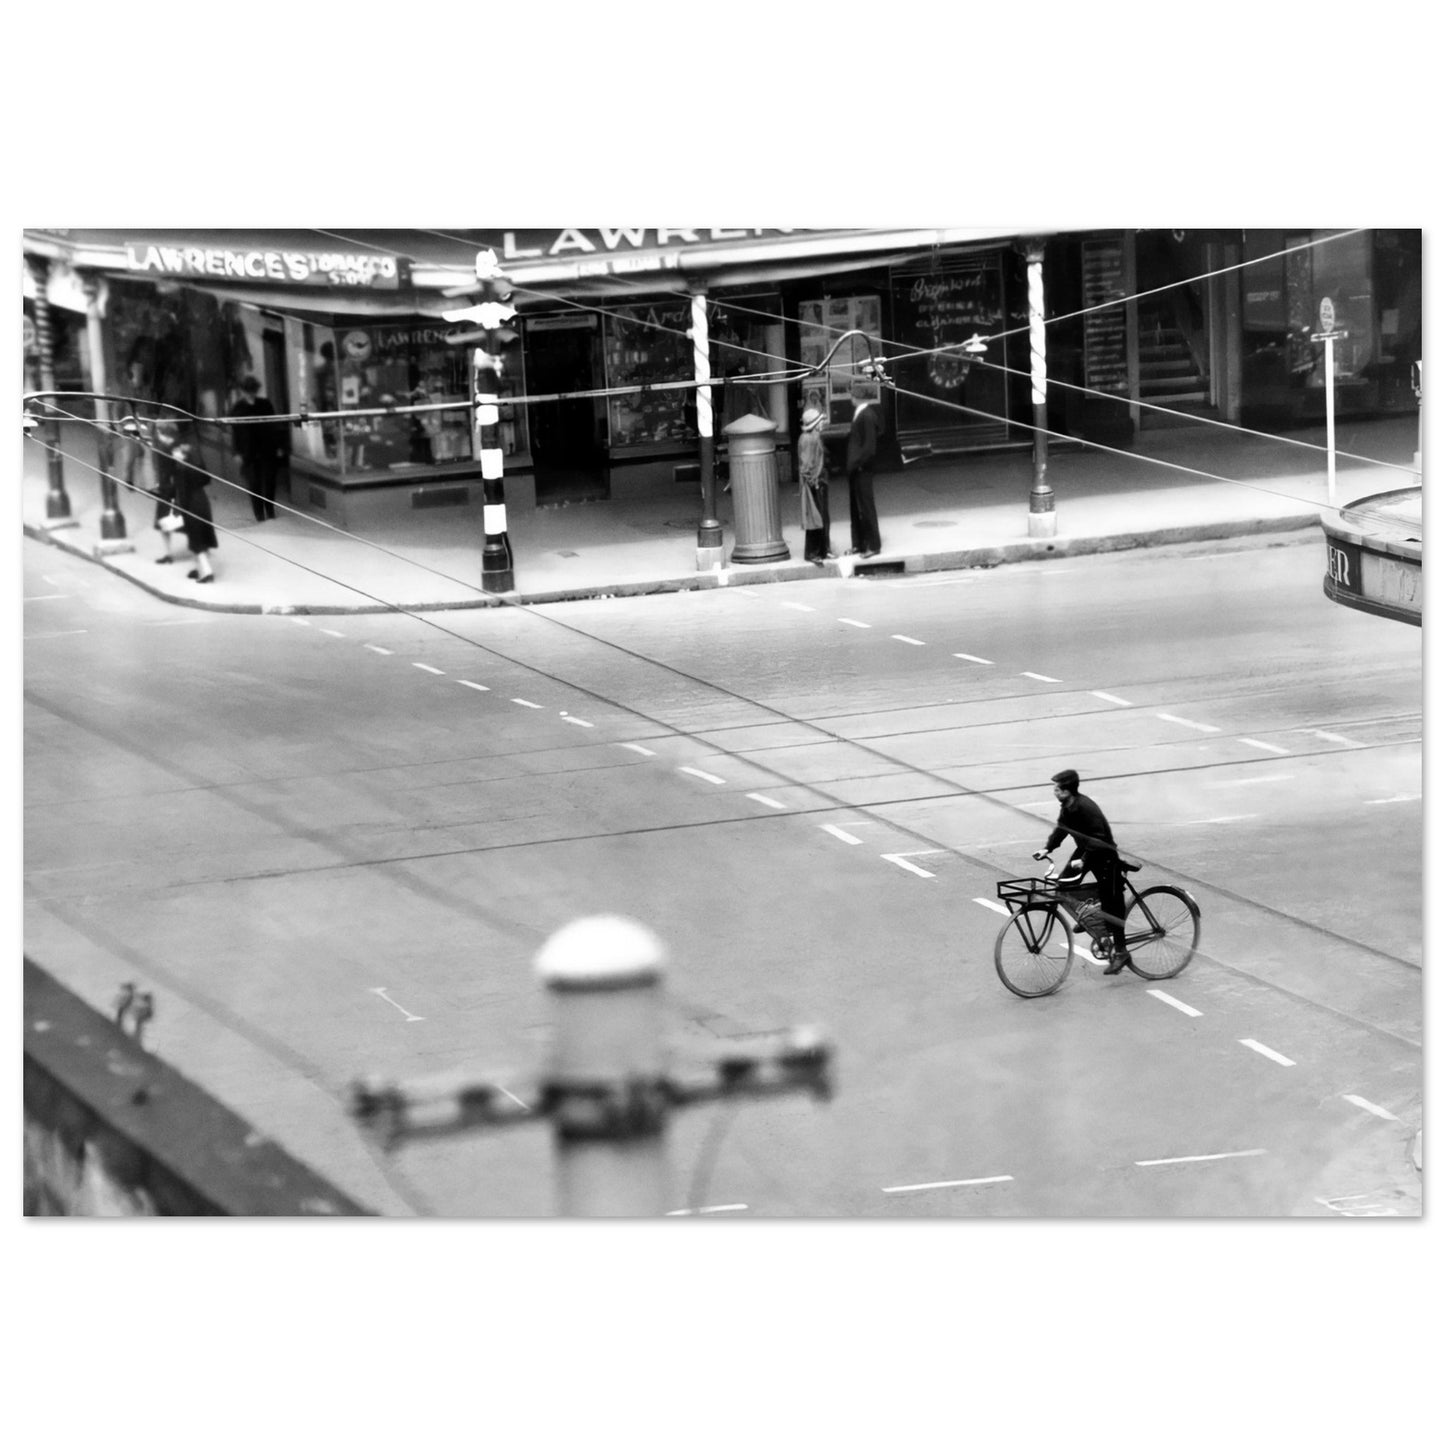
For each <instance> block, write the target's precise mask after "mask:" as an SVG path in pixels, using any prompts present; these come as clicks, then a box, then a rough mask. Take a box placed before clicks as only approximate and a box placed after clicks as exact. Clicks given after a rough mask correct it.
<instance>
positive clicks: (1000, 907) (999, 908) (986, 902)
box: [973, 898, 1008, 918]
mask: <svg viewBox="0 0 1445 1445" xmlns="http://www.w3.org/2000/svg"><path fill="white" fill-rule="evenodd" d="M973 901H974V902H975V903H981V904H983V906H984V907H985V908H991V909H993V911H994V912H995V913H1002V914H1003V916H1004V917H1005V918H1007V917H1008V905H1007V904H1005V903H996V902H995V901H994V900H993V899H992V898H975V899H974V900H973Z"/></svg>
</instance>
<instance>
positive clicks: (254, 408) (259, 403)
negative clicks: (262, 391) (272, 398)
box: [233, 396, 287, 462]
mask: <svg viewBox="0 0 1445 1445" xmlns="http://www.w3.org/2000/svg"><path fill="white" fill-rule="evenodd" d="M235 414H236V415H237V416H275V415H276V408H275V407H274V406H272V405H271V403H270V402H269V401H267V400H266V398H265V397H264V396H255V397H242V398H241V400H240V401H238V402H237V403H236V410H235ZM233 440H234V445H235V449H236V453H237V455H238V456H240V457H241V459H242V460H243V461H247V462H265V461H271V460H273V459H279V458H280V457H281V456H282V455H283V453H284V452H285V450H286V443H287V436H286V427H285V424H284V423H281V422H271V423H269V424H267V423H265V422H260V423H257V422H248V423H247V424H246V425H245V426H238V427H236V428H235V433H234V439H233Z"/></svg>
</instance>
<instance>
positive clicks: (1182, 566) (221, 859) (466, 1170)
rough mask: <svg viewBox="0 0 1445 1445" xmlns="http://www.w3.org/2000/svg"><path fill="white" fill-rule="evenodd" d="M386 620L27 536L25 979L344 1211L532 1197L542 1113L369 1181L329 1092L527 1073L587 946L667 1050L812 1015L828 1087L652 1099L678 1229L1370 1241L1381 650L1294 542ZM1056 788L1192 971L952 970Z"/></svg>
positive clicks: (1384, 921) (1405, 1137)
mask: <svg viewBox="0 0 1445 1445" xmlns="http://www.w3.org/2000/svg"><path fill="white" fill-rule="evenodd" d="M1220 546H1221V544H1213V545H1211V546H1203V545H1201V546H1198V547H1185V548H1175V549H1164V550H1160V551H1153V552H1147V553H1145V552H1141V553H1127V554H1115V555H1113V556H1102V557H1094V558H1083V559H1076V560H1071V561H1068V562H1061V563H1059V564H1048V565H1041V566H1032V565H1025V566H1014V567H1007V568H1000V569H998V570H996V571H993V572H970V573H953V574H930V575H925V576H920V577H895V578H884V579H876V580H861V579H859V580H850V581H841V580H840V581H822V580H819V581H813V582H809V583H803V584H791V585H770V586H759V587H753V588H749V587H734V588H730V589H726V590H718V591H709V592H698V593H680V594H669V595H665V596H660V597H655V598H640V599H632V600H625V601H624V600H609V601H598V602H595V603H569V604H565V605H559V606H555V607H551V608H538V609H533V610H528V611H486V612H475V613H470V612H461V613H459V612H447V613H435V614H431V615H429V616H428V617H425V618H414V617H405V616H353V617H344V618H327V617H310V618H300V617H296V618H288V617H276V616H267V617H237V616H228V615H221V614H209V613H200V612H194V611H187V610H185V609H178V608H175V607H172V606H168V605H165V604H162V603H160V602H158V601H156V600H155V599H153V598H150V597H148V596H146V595H144V594H141V593H138V592H137V591H135V590H134V589H133V588H130V587H129V586H127V585H126V584H125V583H123V582H121V581H119V580H118V579H116V578H114V577H112V576H111V575H109V574H107V573H105V572H103V571H102V570H101V569H98V568H94V567H91V566H89V565H87V564H86V563H84V562H82V561H79V560H78V559H74V558H70V557H67V556H65V555H64V554H61V553H58V552H56V551H54V550H52V549H49V548H46V547H44V546H42V545H40V544H38V543H35V542H33V541H28V540H27V541H26V542H25V544H24V572H25V594H24V595H25V599H26V600H25V637H26V644H25V687H26V691H25V739H26V770H25V803H26V809H25V820H26V821H25V843H26V857H25V946H26V950H27V952H28V953H29V954H30V955H31V956H32V957H35V958H36V959H37V960H38V961H40V962H41V963H42V964H43V965H44V966H46V967H47V968H49V969H50V970H51V971H52V972H54V973H55V974H56V975H57V976H59V977H60V978H61V979H62V981H64V982H66V983H67V984H69V985H70V986H71V987H73V988H75V989H77V991H79V992H80V993H82V995H84V996H86V997H88V998H90V999H91V1000H92V1001H93V1002H95V1003H96V1004H97V1005H98V1006H101V1007H104V1006H106V1005H108V1003H109V1001H110V999H111V998H112V997H113V996H114V994H115V991H116V989H117V987H118V985H119V984H120V983H121V982H123V981H127V980H129V981H134V982H137V983H140V984H141V985H142V986H149V987H151V988H153V989H154V991H155V993H156V995H157V1000H158V1015H157V1018H156V1020H155V1022H154V1024H153V1025H152V1033H151V1037H152V1039H153V1041H154V1045H155V1047H156V1048H157V1049H158V1050H159V1051H160V1052H161V1053H163V1054H164V1055H165V1056H166V1057H167V1058H169V1059H170V1060H171V1061H172V1062H173V1063H175V1064H176V1065H177V1066H178V1067H180V1068H182V1069H183V1070H185V1071H186V1072H188V1073H190V1074H191V1075H192V1076H193V1077H195V1078H197V1079H198V1080H199V1081H200V1082H201V1083H203V1084H204V1085H206V1086H207V1087H209V1088H211V1089H212V1090H213V1091H214V1092H215V1093H217V1094H218V1095H220V1096H221V1097H222V1098H224V1099H226V1100H227V1102H229V1103H231V1104H232V1105H233V1106H234V1107H236V1108H238V1109H239V1110H240V1111H241V1112H243V1113H245V1114H246V1115H247V1116H248V1117H250V1118H252V1119H254V1120H255V1121H256V1122H257V1123H258V1124H259V1125H260V1126H262V1127H263V1128H265V1129H267V1130H268V1132H270V1133H272V1134H273V1135H274V1136H275V1137H277V1138H278V1139H280V1140H281V1141H282V1142H283V1143H285V1144H287V1145H288V1146H289V1147H291V1148H292V1149H293V1150H295V1151H296V1152H297V1153H299V1154H300V1155H302V1157H304V1158H305V1159H307V1161H308V1162H310V1163H312V1164H314V1165H316V1166H317V1167H320V1168H322V1169H323V1170H324V1171H325V1172H327V1173H328V1175H330V1177H332V1178H333V1179H335V1180H336V1182H337V1183H338V1184H339V1185H341V1186H342V1187H343V1188H347V1189H349V1190H351V1191H352V1192H353V1193H355V1194H356V1195H357V1196H358V1197H360V1198H361V1199H363V1201H364V1202H367V1203H368V1204H370V1205H371V1206H372V1207H374V1208H377V1209H380V1210H383V1211H385V1212H396V1213H402V1212H407V1211H408V1210H409V1209H416V1210H419V1211H422V1210H424V1211H426V1212H432V1213H440V1214H446V1215H453V1216H470V1215H478V1216H480V1215H507V1216H518V1215H524V1216H530V1215H545V1214H548V1213H551V1212H552V1211H553V1207H554V1194H553V1182H554V1181H553V1168H552V1161H551V1157H550V1142H549V1139H548V1138H547V1135H546V1131H545V1129H544V1128H543V1127H541V1126H519V1127H517V1128H515V1129H512V1130H508V1131H505V1132H502V1133H494V1134H488V1135H485V1136H480V1135H479V1136H472V1137H469V1138H466V1139H453V1140H449V1141H444V1142H431V1143H427V1144H425V1145H417V1146H414V1147H412V1148H410V1149H407V1150H404V1151H402V1152H401V1153H400V1154H398V1155H396V1156H393V1157H392V1158H391V1159H389V1160H383V1159H381V1158H380V1157H379V1156H378V1155H377V1153H376V1152H375V1151H374V1149H372V1148H371V1147H370V1145H369V1144H368V1143H367V1142H366V1141H365V1140H364V1139H363V1137H362V1136H361V1135H360V1134H359V1132H358V1131H357V1129H356V1128H355V1127H354V1125H353V1124H352V1122H351V1120H350V1119H349V1118H348V1117H347V1116H346V1113H345V1107H344V1101H345V1098H346V1092H347V1087H348V1084H349V1083H350V1081H351V1080H352V1079H354V1078H356V1077H357V1076H359V1075H363V1074H370V1075H376V1074H380V1075H383V1076H390V1077H395V1078H403V1079H405V1078H411V1077H416V1076H419V1075H427V1074H432V1073H435V1072H438V1071H445V1070H459V1071H462V1072H464V1073H466V1074H470V1075H475V1076H497V1077H505V1076H511V1077H526V1076H527V1075H528V1073H529V1071H535V1069H536V1068H537V1067H538V1065H539V1062H540V1059H541V1057H542V1055H543V1051H544V1049H545V1045H546V1040H547V1036H548V1029H549V1016H548V1012H547V1007H546V1001H545V998H544V997H543V995H542V991H541V989H540V988H539V986H538V983H537V980H536V976H535V973H534V968H533V960H534V958H535V955H536V952H537V950H538V948H539V947H540V946H541V944H542V943H543V942H544V941H545V939H546V938H547V937H548V936H549V935H550V934H551V933H552V932H553V931H554V930H555V929H557V928H558V927H560V926H562V925H563V924H565V923H567V922H569V921H571V920H572V919H574V918H577V917H579V916H582V915H585V914H589V913H599V912H607V913H622V914H626V915H630V916H633V917H636V918H639V919H641V920H643V921H645V922H646V923H647V924H648V925H649V926H650V927H651V928H652V929H654V931H655V932H656V933H657V934H658V935H659V936H660V937H661V938H662V939H663V940H664V941H665V942H666V943H667V945H668V946H669V949H670V955H671V957H670V964H669V973H668V979H669V999H670V1004H671V1015H672V1020H673V1029H674V1037H675V1040H676V1046H677V1048H678V1049H679V1050H680V1051H686V1050H688V1049H689V1048H691V1047H692V1046H694V1045H695V1044H697V1045H700V1044H704V1043H707V1042H709V1041H712V1040H715V1039H717V1038H718V1037H732V1036H745V1035H748V1034H751V1033H754V1032H757V1031H761V1030H766V1029H770V1028H775V1027H779V1026H782V1025H786V1024H793V1023H803V1022H810V1023H818V1024H821V1025H823V1026H824V1027H825V1028H826V1029H827V1030H828V1031H829V1032H830V1034H831V1035H832V1037H833V1038H834V1040H835V1042H836V1045H837V1049H838V1058H839V1069H838V1090H837V1094H836V1097H835V1098H834V1099H833V1100H832V1102H831V1103H829V1104H827V1105H819V1104H816V1103H813V1102H811V1101H809V1100H806V1099H802V1098H797V1099H782V1100H775V1101H769V1102H764V1103H751V1104H745V1105H739V1106H730V1107H728V1108H721V1107H719V1106H700V1107H698V1108H696V1109H693V1110H688V1111H684V1112H681V1113H679V1114H678V1115H677V1116H676V1119H675V1121H674V1125H673V1128H672V1131H671V1137H670V1146H671V1147H670V1155H671V1161H672V1176H673V1192H674V1196H675V1204H674V1207H675V1208H676V1209H678V1210H691V1211H708V1212H711V1213H714V1214H716V1215H718V1216H720V1217H727V1216H732V1217H736V1216H753V1217H759V1216H771V1217H803V1216H806V1217H834V1218H837V1217H848V1218H859V1217H896V1218H912V1217H920V1216H934V1215H937V1216H971V1215H998V1216H1022V1217H1049V1218H1074V1217H1115V1216H1117V1217H1153V1216H1169V1217H1220V1216H1241V1215H1242V1216H1271V1215H1301V1214H1317V1215H1336V1216H1344V1215H1358V1214H1371V1213H1387V1212H1396V1213H1401V1214H1413V1213H1418V1212H1419V1211H1420V1187H1419V1176H1418V1175H1417V1174H1416V1173H1415V1171H1414V1169H1413V1165H1412V1163H1411V1161H1410V1145H1411V1142H1412V1140H1413V1138H1414V1136H1415V1132H1416V1130H1418V1128H1419V1127H1420V1114H1421V1083H1422V1073H1423V1071H1422V1053H1421V1046H1422V1033H1423V1016H1422V1003H1421V965H1422V947H1421V908H1422V872H1421V868H1422V848H1421V832H1422V802H1421V756H1422V743H1421V733H1422V719H1421V706H1422V697H1421V655H1420V641H1421V637H1420V633H1419V631H1418V630H1416V629H1413V628H1408V627H1404V626H1401V625H1397V624H1392V623H1389V622H1386V621H1383V620H1381V619H1376V618H1371V617H1366V616H1363V615H1361V614H1357V613H1353V612H1349V611H1346V610H1344V609H1341V608H1338V607H1336V606H1333V605H1332V604H1330V603H1328V602H1327V601H1326V600H1325V599H1324V597H1323V596H1322V595H1321V592H1320V575H1321V566H1322V562H1321V548H1320V547H1319V546H1318V545H1313V544H1305V545H1282V546H1281V545H1263V544H1252V545H1241V546H1240V547H1239V548H1238V549H1237V550H1232V551H1224V550H1220ZM1065 765H1068V766H1073V767H1076V768H1077V769H1078V771H1079V772H1080V774H1081V776H1082V777H1083V779H1084V780H1085V781H1084V791H1085V792H1087V793H1089V794H1091V795H1092V796H1093V797H1095V798H1096V799H1097V800H1098V801H1099V802H1100V803H1101V804H1102V805H1103V807H1104V808H1105V811H1106V812H1107V813H1108V815H1109V817H1110V819H1111V822H1112V823H1113V826H1114V830H1115V833H1116V836H1117V837H1118V838H1119V839H1120V841H1121V843H1122V844H1123V845H1124V847H1125V848H1126V849H1127V850H1129V851H1130V852H1131V853H1132V854H1133V855H1135V856H1136V857H1138V858H1139V859H1141V860H1142V861H1143V863H1144V869H1143V872H1142V873H1141V874H1140V875H1139V881H1140V883H1141V884H1144V883H1147V882H1172V883H1176V884H1179V885H1181V886H1183V887H1185V888H1187V889H1189V890H1190V891H1191V892H1192V893H1193V895H1194V896H1195V897H1196V898H1197V899H1198V901H1199V903H1200V906H1201V908H1202V910H1203V915H1204V932H1203V939H1202V945H1201V952H1200V954H1199V955H1198V956H1197V957H1196V959H1195V960H1194V962H1193V963H1191V965H1190V966H1189V968H1188V969H1187V970H1186V972H1185V973H1184V974H1183V975H1181V976H1180V977H1179V978H1177V979H1175V980H1172V981H1170V982H1169V983H1167V984H1163V985H1158V986H1152V985H1149V984H1147V983H1145V981H1143V980H1141V979H1139V978H1136V977H1135V976H1133V975H1132V974H1129V973H1126V974H1124V975H1121V976H1119V977H1117V978H1105V977H1103V976H1102V974H1101V973H1100V971H1099V969H1098V968H1097V967H1096V966H1094V965H1092V964H1090V963H1087V962H1085V961H1083V960H1079V961H1078V962H1077V963H1076V965H1075V968H1074V972H1073V974H1072V975H1071V977H1070V979H1069V981H1068V983H1067V984H1066V985H1065V987H1064V988H1063V989H1062V990H1061V991H1060V992H1059V993H1058V994H1056V995H1055V996H1053V997H1051V998H1048V999H1043V1000H1036V1001H1024V1000H1020V999H1017V998H1015V997H1014V996H1013V995H1011V994H1009V993H1007V992H1006V991H1005V990H1004V989H1003V988H1002V986H1001V985H1000V984H999V982H998V980H997V978H996V976H995V974H994V970H993V966H992V951H993V940H994V936H995V935H996V933H997V931H998V928H999V926H1000V924H1001V922H1002V921H1003V920H1002V918H1001V917H1000V914H999V912H998V904H997V900H996V896H995V884H996V882H997V880H998V879H1000V878H1007V877H1012V876H1016V875H1019V874H1025V873H1029V872H1032V871H1036V865H1034V864H1033V863H1032V862H1031V860H1030V859H1029V856H1028V855H1029V853H1030V852H1031V851H1032V849H1034V848H1035V847H1038V846H1040V844H1041V843H1042V841H1043V839H1044V837H1045V835H1046V834H1047V831H1048V828H1049V826H1050V824H1051V822H1052V818H1053V815H1054V812H1055V805H1054V803H1053V799H1052V797H1051V794H1050V790H1049V785H1048V778H1049V775H1050V774H1051V773H1052V772H1054V771H1056V770H1057V769H1058V768H1059V767H1062V766H1065Z"/></svg>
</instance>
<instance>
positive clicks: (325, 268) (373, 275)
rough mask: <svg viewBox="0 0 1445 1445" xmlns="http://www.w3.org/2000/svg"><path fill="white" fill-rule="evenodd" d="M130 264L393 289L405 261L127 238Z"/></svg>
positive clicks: (143, 270)
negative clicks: (141, 240) (163, 243)
mask: <svg viewBox="0 0 1445 1445" xmlns="http://www.w3.org/2000/svg"><path fill="white" fill-rule="evenodd" d="M125 259H126V266H127V267H128V269H130V270H131V271H134V272H137V273H139V274H149V275H152V276H187V277H195V278H197V279H205V280H210V281H281V282H284V283H286V284H287V285H290V286H324V287H328V288H329V287H332V286H367V287H371V288H372V289H375V290H386V291H395V290H396V289H397V287H398V286H399V285H400V284H401V281H402V263H401V262H400V261H399V260H398V259H397V257H395V256H378V255H375V254H373V253H370V252H356V253H353V252H350V251H286V250H275V251H268V250H252V249H246V248H233V247H230V246H156V245H151V244H149V243H146V244H137V243H135V242H133V241H128V242H127V243H126V248H125Z"/></svg>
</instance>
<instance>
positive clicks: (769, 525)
mask: <svg viewBox="0 0 1445 1445" xmlns="http://www.w3.org/2000/svg"><path fill="white" fill-rule="evenodd" d="M723 435H724V436H725V437H726V438H727V439H728V472H729V475H730V476H731V478H732V498H733V533H734V539H735V540H734V543H733V555H732V560H733V561H734V562H786V561H787V560H788V558H789V556H791V555H792V554H791V553H790V552H789V551H788V544H787V543H786V542H784V541H783V518H782V510H781V508H780V506H779V504H778V457H777V441H776V435H777V428H776V427H775V426H774V425H773V423H772V422H770V421H769V420H768V419H767V418H766V417H761V416H751V415H749V416H740V417H739V418H738V419H737V420H736V421H735V422H730V423H729V424H728V425H727V426H725V427H724V428H723Z"/></svg>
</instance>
